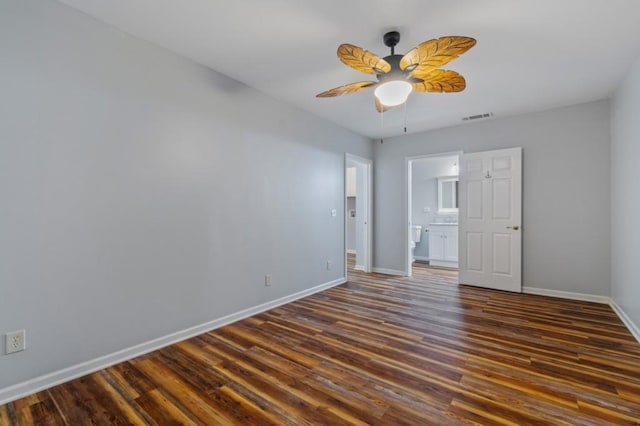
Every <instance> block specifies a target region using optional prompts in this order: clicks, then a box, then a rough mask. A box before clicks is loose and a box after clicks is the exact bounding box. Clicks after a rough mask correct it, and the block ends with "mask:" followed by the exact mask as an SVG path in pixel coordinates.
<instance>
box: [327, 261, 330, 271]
mask: <svg viewBox="0 0 640 426" xmlns="http://www.w3.org/2000/svg"><path fill="white" fill-rule="evenodd" d="M330 270H331V261H330V260H327V271H330Z"/></svg>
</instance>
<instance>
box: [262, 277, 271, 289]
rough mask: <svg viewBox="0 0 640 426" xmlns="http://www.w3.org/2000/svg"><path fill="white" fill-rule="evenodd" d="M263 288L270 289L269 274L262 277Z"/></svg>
mask: <svg viewBox="0 0 640 426" xmlns="http://www.w3.org/2000/svg"><path fill="white" fill-rule="evenodd" d="M264 286H265V287H271V274H267V275H265V276H264Z"/></svg>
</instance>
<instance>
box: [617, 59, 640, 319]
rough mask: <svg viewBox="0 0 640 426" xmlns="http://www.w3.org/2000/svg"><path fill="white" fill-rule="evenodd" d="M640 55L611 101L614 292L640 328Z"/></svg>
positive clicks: (619, 302) (618, 301) (620, 304)
mask: <svg viewBox="0 0 640 426" xmlns="http://www.w3.org/2000/svg"><path fill="white" fill-rule="evenodd" d="M639 112H640V58H638V59H637V60H636V61H635V64H634V65H633V67H632V68H631V69H630V70H629V73H628V74H627V76H626V78H625V80H624V81H623V82H622V84H621V85H620V87H619V88H618V90H617V91H616V93H615V96H614V98H613V101H612V104H611V271H612V273H611V295H612V297H613V300H614V301H615V302H616V303H617V304H618V305H619V306H620V307H622V309H623V310H624V311H625V313H626V314H627V315H628V316H629V318H631V320H632V321H633V322H634V323H635V324H636V327H640V279H639V278H638V259H639V257H640V190H639V189H638V182H640V179H639V178H638V161H640V120H638V114H639Z"/></svg>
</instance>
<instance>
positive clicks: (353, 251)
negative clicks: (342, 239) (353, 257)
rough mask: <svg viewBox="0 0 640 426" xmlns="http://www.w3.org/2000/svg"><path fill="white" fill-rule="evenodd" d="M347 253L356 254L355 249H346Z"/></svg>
mask: <svg viewBox="0 0 640 426" xmlns="http://www.w3.org/2000/svg"><path fill="white" fill-rule="evenodd" d="M347 254H356V249H347Z"/></svg>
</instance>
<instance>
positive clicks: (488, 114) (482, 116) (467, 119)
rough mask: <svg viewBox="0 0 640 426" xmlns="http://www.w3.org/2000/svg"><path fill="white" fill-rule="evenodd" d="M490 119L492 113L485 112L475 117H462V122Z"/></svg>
mask: <svg viewBox="0 0 640 426" xmlns="http://www.w3.org/2000/svg"><path fill="white" fill-rule="evenodd" d="M491 117H493V113H492V112H485V113H484V114H476V115H470V116H468V117H462V121H471V120H480V119H482V118H491Z"/></svg>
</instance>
